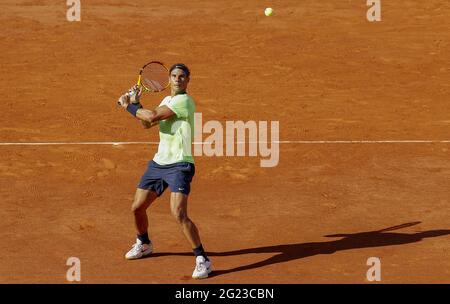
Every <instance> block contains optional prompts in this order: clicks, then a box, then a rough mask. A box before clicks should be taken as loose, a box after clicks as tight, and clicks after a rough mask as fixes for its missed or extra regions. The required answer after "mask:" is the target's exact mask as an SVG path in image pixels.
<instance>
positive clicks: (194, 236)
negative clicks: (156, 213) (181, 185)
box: [170, 192, 201, 248]
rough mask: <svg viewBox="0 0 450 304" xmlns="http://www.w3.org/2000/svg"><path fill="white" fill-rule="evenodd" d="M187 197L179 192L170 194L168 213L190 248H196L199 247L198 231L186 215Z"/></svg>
mask: <svg viewBox="0 0 450 304" xmlns="http://www.w3.org/2000/svg"><path fill="white" fill-rule="evenodd" d="M187 201H188V196H187V195H186V194H183V193H181V192H172V193H171V194H170V211H171V212H172V215H173V217H174V218H175V220H176V221H177V223H178V224H179V225H180V227H181V230H182V231H183V234H184V236H185V237H186V239H187V240H188V242H189V244H190V245H191V246H192V248H197V247H199V246H200V245H201V242H200V236H199V233H198V229H197V227H196V226H195V224H194V223H193V222H192V221H191V219H190V218H189V217H188V214H187Z"/></svg>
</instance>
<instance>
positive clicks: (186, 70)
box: [169, 63, 191, 77]
mask: <svg viewBox="0 0 450 304" xmlns="http://www.w3.org/2000/svg"><path fill="white" fill-rule="evenodd" d="M175 69H180V70H183V72H184V74H186V77H189V75H191V71H189V68H188V67H187V66H186V65H185V64H184V63H175V64H174V65H173V66H172V67H171V68H170V70H169V73H172V71H173V70H175Z"/></svg>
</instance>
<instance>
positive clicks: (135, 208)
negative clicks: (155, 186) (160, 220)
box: [131, 200, 145, 213]
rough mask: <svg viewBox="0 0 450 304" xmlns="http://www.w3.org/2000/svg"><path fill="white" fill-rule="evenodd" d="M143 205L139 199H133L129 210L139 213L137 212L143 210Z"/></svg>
mask: <svg viewBox="0 0 450 304" xmlns="http://www.w3.org/2000/svg"><path fill="white" fill-rule="evenodd" d="M144 205H145V204H144V202H142V201H139V200H134V201H133V204H132V205H131V212H133V213H139V212H142V211H145V206H144Z"/></svg>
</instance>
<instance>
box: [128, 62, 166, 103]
mask: <svg viewBox="0 0 450 304" xmlns="http://www.w3.org/2000/svg"><path fill="white" fill-rule="evenodd" d="M136 85H137V89H136V90H130V91H128V93H127V95H128V96H129V97H132V96H133V95H135V94H136V93H137V90H138V89H142V91H143V92H152V93H156V92H161V91H164V90H165V89H167V88H168V87H169V70H168V69H167V68H166V66H165V65H164V64H163V63H162V62H159V61H151V62H149V63H147V64H145V65H144V66H143V67H142V68H141V70H140V71H139V76H138V80H137V83H136ZM119 104H120V103H119Z"/></svg>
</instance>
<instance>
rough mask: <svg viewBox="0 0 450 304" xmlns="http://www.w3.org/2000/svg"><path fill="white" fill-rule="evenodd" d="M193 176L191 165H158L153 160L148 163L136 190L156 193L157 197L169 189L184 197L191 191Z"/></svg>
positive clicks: (186, 163)
mask: <svg viewBox="0 0 450 304" xmlns="http://www.w3.org/2000/svg"><path fill="white" fill-rule="evenodd" d="M194 174H195V166H194V164H192V163H188V162H180V163H175V164H170V165H158V164H157V163H156V162H154V161H153V160H151V161H149V162H148V168H147V171H145V173H144V175H142V177H141V181H140V182H139V186H138V188H140V189H144V190H151V191H153V192H156V194H157V195H158V196H160V195H161V194H163V192H164V191H165V190H166V189H167V187H168V186H169V187H170V190H171V191H172V192H181V193H184V194H186V195H188V194H189V192H190V191H191V181H192V178H193V177H194Z"/></svg>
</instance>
